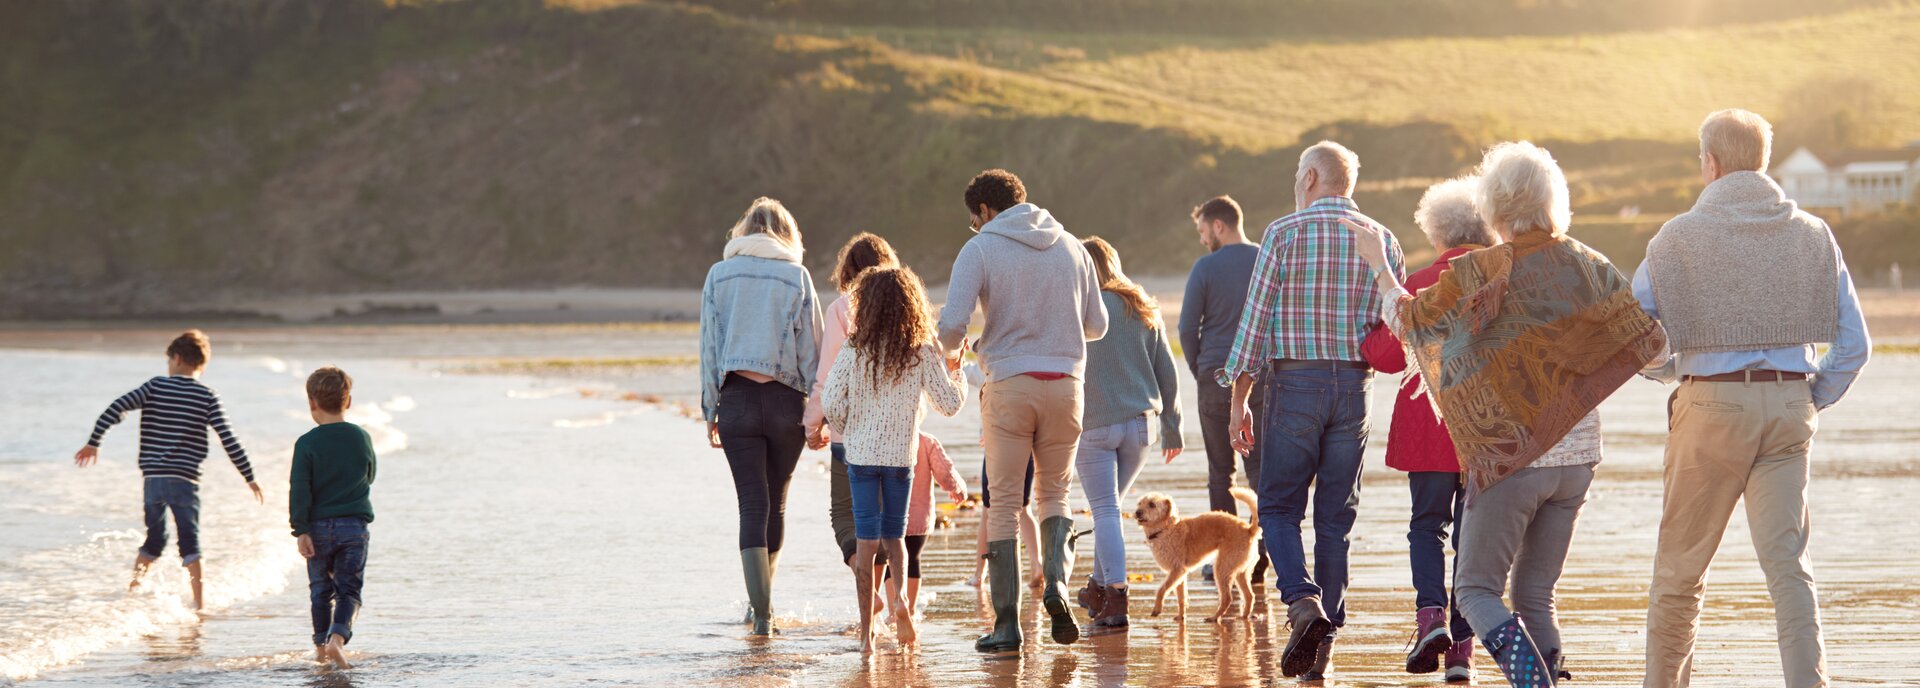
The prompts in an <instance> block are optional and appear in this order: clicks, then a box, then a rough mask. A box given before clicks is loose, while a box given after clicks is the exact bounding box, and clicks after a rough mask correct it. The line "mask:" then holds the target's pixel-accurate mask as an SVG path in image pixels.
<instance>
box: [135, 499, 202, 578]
mask: <svg viewBox="0 0 1920 688" xmlns="http://www.w3.org/2000/svg"><path fill="white" fill-rule="evenodd" d="M141 501H142V502H143V503H144V505H145V507H146V516H147V541H146V542H143V543H140V553H141V554H143V555H146V557H147V558H148V559H159V558H160V551H161V550H163V549H166V547H167V511H169V510H171V511H173V522H174V524H175V525H176V526H178V527H179V528H180V563H181V565H187V564H192V563H193V562H196V561H200V486H199V485H195V484H193V483H192V482H190V481H187V480H182V479H180V478H147V479H146V482H145V485H143V494H142V495H141Z"/></svg>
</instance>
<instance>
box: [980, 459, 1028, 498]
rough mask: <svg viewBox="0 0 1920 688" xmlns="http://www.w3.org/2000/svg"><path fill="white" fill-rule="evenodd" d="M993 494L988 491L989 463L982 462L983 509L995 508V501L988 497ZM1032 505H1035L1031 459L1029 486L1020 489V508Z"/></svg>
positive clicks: (981, 495)
mask: <svg viewBox="0 0 1920 688" xmlns="http://www.w3.org/2000/svg"><path fill="white" fill-rule="evenodd" d="M991 494H993V493H991V492H988V491H987V463H986V462H985V461H982V462H980V508H981V509H983V510H984V509H988V508H991V507H992V506H993V500H992V499H991V498H989V497H988V495H991ZM1031 503H1033V459H1031V458H1029V459H1027V484H1026V486H1024V487H1022V488H1020V506H1026V505H1028V504H1031Z"/></svg>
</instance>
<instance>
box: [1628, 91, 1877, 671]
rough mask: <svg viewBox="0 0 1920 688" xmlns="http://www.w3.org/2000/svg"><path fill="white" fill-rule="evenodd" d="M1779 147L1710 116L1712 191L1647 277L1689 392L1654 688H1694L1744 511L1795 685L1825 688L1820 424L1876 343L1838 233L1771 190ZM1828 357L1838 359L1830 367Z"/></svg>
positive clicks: (1666, 239) (1659, 601) (1657, 570)
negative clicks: (1703, 619) (1706, 623)
mask: <svg viewBox="0 0 1920 688" xmlns="http://www.w3.org/2000/svg"><path fill="white" fill-rule="evenodd" d="M1772 139H1773V129H1772V126H1771V125H1769V124H1767V121H1766V120H1765V119H1762V118H1761V117H1760V116H1759V115H1756V114H1754V113H1751V112H1747V111H1744V110H1722V111H1720V112H1715V113H1713V114H1712V115H1709V116H1708V117H1707V120H1706V122H1705V123H1704V124H1702V125H1701V126H1700V172H1701V176H1702V177H1703V178H1704V179H1705V180H1706V182H1707V188H1706V190H1705V191H1703V192H1701V194H1700V200H1699V201H1698V202H1697V203H1696V204H1695V205H1694V207H1693V209H1692V210H1690V211H1687V212H1686V213H1683V214H1681V215H1680V216H1678V217H1675V218H1673V219H1672V220H1670V221H1668V222H1667V224H1666V226H1664V227H1661V228H1660V232H1659V234H1656V235H1655V236H1654V238H1653V241H1652V242H1651V243H1649V244H1648V245H1647V259H1646V261H1645V262H1644V263H1642V264H1641V265H1640V269H1639V270H1638V271H1637V272H1636V273H1635V274H1634V278H1633V291H1634V295H1635V296H1636V297H1638V298H1639V300H1640V305H1641V307H1642V308H1645V309H1646V311H1647V313H1648V314H1650V315H1653V316H1654V317H1655V318H1658V319H1659V320H1660V323H1661V324H1662V325H1664V326H1665V327H1666V329H1667V333H1668V336H1669V338H1670V339H1671V343H1672V349H1673V352H1674V357H1673V359H1672V360H1670V361H1669V362H1668V364H1667V367H1666V368H1664V369H1662V370H1661V371H1660V373H1658V374H1657V375H1655V377H1657V378H1660V379H1662V381H1664V382H1672V381H1674V380H1678V381H1679V383H1680V386H1679V389H1678V390H1677V391H1675V392H1674V393H1673V397H1672V399H1671V400H1670V401H1669V402H1668V404H1667V407H1668V416H1669V417H1668V423H1669V426H1670V429H1669V433H1668V436H1667V451H1666V466H1665V479H1664V482H1665V487H1666V497H1665V500H1664V506H1663V509H1662V513H1661V518H1660V542H1659V545H1658V549H1657V551H1656V553H1655V555H1654V571H1653V586H1652V592H1651V596H1650V597H1651V599H1650V602H1649V606H1648V609H1647V676H1646V682H1645V685H1646V686H1648V688H1656V687H1658V688H1666V687H1669V686H1686V685H1688V684H1689V681H1690V679H1691V674H1692V672H1693V650H1694V641H1695V638H1696V636H1697V635H1698V632H1699V617H1700V605H1701V601H1702V598H1703V597H1704V595H1705V592H1706V576H1707V567H1708V566H1709V565H1710V564H1711V563H1712V562H1713V554H1714V550H1715V549H1717V548H1718V547H1719V544H1720V538H1721V536H1722V535H1723V534H1724V533H1725V531H1726V527H1727V520H1728V519H1729V518H1730V517H1731V516H1732V515H1733V507H1734V505H1735V504H1736V503H1738V502H1739V501H1740V500H1741V499H1742V498H1745V499H1746V503H1747V522H1748V525H1749V530H1751V531H1752V534H1753V547H1754V551H1755V552H1756V553H1757V554H1758V555H1759V560H1760V568H1761V570H1762V572H1763V573H1765V575H1766V579H1767V591H1768V592H1769V593H1770V594H1771V595H1772V597H1773V605H1774V625H1775V630H1776V632H1777V633H1778V637H1779V643H1780V663H1781V667H1782V669H1783V670H1784V671H1785V673H1786V685H1787V686H1790V687H1791V688H1806V687H1808V686H1825V685H1827V670H1826V660H1825V658H1824V654H1825V651H1824V643H1823V641H1822V639H1821V636H1820V608H1819V604H1818V602H1817V600H1816V598H1815V596H1814V584H1813V569H1812V563H1811V561H1810V559H1809V558H1808V555H1807V541H1808V539H1809V537H1810V536H1811V532H1810V531H1811V526H1810V524H1809V519H1808V516H1807V462H1808V456H1807V454H1808V450H1809V447H1810V446H1811V445H1810V443H1811V441H1812V439H1813V434H1814V428H1815V426H1816V424H1817V419H1818V417H1819V414H1820V412H1821V411H1822V410H1824V409H1826V408H1827V407H1828V406H1832V405H1833V404H1834V403H1835V402H1837V401H1839V400H1840V397H1841V396H1842V395H1844V394H1845V393H1846V391H1847V387H1848V386H1849V385H1851V384H1852V383H1853V379H1854V377H1855V376H1856V375H1858V374H1859V372H1860V369H1861V368H1862V367H1864V366H1865V365H1866V363H1867V356H1868V353H1869V352H1870V351H1871V349H1872V344H1871V343H1870V341H1869V340H1868V338H1867V324H1866V320H1865V319H1864V318H1862V317H1861V315H1860V301H1859V298H1858V297H1857V296H1856V295H1855V293H1854V289H1853V280H1852V278H1851V277H1850V276H1849V275H1848V272H1847V264H1846V261H1845V260H1844V259H1842V257H1841V255H1840V248H1839V246H1838V245H1837V244H1835V243H1834V240H1833V233H1832V231H1830V230H1829V229H1828V228H1827V225H1826V223H1825V222H1822V221H1821V220H1820V219H1819V218H1817V217H1814V216H1813V215H1810V214H1808V213H1806V212H1805V211H1802V210H1800V209H1799V208H1798V207H1797V206H1796V205H1794V202H1793V201H1791V200H1788V199H1787V198H1786V195H1785V194H1784V193H1783V192H1782V191H1781V190H1780V186H1779V185H1778V184H1775V183H1774V181H1773V180H1772V179H1771V178H1768V177H1767V176H1766V169H1767V157H1768V154H1769V152H1770V149H1771V147H1772ZM1816 343H1831V344H1832V346H1831V347H1830V348H1829V349H1828V350H1827V353H1826V355H1824V356H1820V357H1818V358H1816V357H1815V351H1814V347H1813V345H1814V344H1816Z"/></svg>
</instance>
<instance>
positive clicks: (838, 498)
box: [827, 442, 859, 564]
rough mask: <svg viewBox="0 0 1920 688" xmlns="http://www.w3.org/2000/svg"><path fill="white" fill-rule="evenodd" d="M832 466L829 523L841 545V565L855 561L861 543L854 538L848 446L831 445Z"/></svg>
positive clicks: (830, 469)
mask: <svg viewBox="0 0 1920 688" xmlns="http://www.w3.org/2000/svg"><path fill="white" fill-rule="evenodd" d="M830 449H831V453H832V454H833V462H832V465H830V466H828V467H827V522H828V523H831V524H833V541H834V542H835V543H837V544H839V545H840V563H842V564H845V563H847V562H851V561H853V548H854V547H856V546H857V545H858V544H859V542H858V538H855V537H854V536H853V489H852V488H850V487H848V486H847V445H846V444H843V443H840V442H835V443H833V444H832V445H830Z"/></svg>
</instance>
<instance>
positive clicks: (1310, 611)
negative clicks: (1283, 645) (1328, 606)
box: [1280, 595, 1333, 678]
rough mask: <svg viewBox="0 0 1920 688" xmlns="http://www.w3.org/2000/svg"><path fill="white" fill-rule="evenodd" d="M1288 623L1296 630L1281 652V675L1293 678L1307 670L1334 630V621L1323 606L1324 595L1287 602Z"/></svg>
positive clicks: (1288, 638) (1311, 666) (1310, 667)
mask: <svg viewBox="0 0 1920 688" xmlns="http://www.w3.org/2000/svg"><path fill="white" fill-rule="evenodd" d="M1287 624H1288V625H1290V626H1292V627H1293V633H1292V634H1291V635H1289V636H1288V637H1287V649H1286V651H1284V652H1282V653H1281V654H1280V674H1281V675H1283V676H1286V677H1287V678H1293V677H1295V676H1299V675H1301V674H1305V673H1307V671H1309V670H1311V669H1312V668H1313V665H1314V661H1315V660H1316V659H1317V655H1318V654H1319V652H1320V641H1321V640H1322V639H1324V638H1326V637H1327V634H1328V633H1332V632H1333V622H1332V621H1329V620H1328V619H1327V613H1326V612H1324V611H1321V609H1320V596H1319V595H1312V596H1308V597H1302V598H1300V599H1297V600H1294V601H1293V602H1290V603H1288V604H1287Z"/></svg>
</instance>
